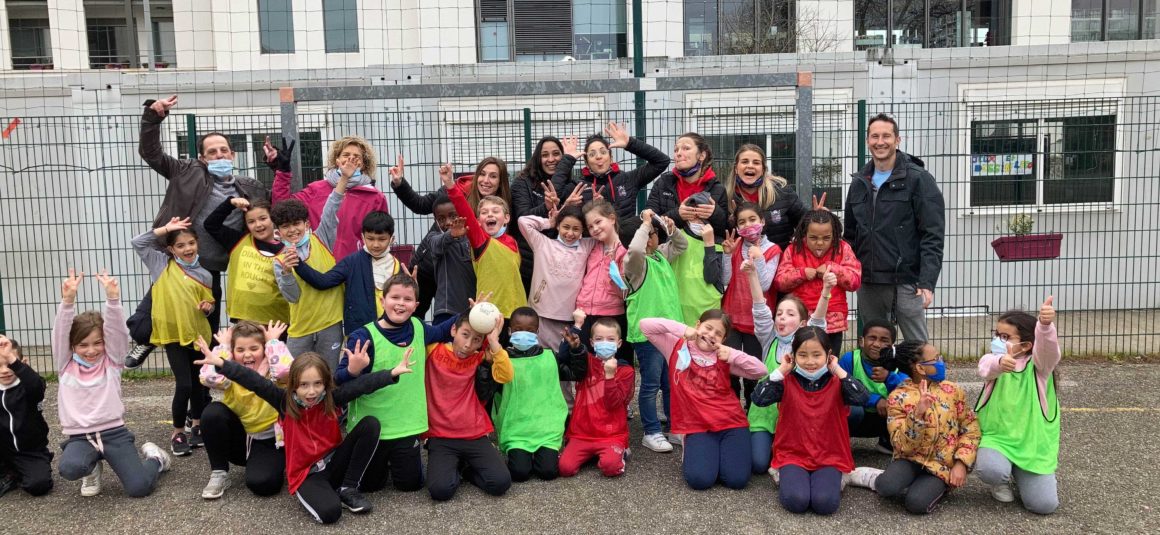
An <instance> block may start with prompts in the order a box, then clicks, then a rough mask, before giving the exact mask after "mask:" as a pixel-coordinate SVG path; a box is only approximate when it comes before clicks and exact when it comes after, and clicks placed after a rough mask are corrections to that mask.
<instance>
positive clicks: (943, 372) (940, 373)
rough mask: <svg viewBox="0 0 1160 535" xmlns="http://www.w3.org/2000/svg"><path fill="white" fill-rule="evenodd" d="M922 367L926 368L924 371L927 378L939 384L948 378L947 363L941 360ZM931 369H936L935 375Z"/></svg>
mask: <svg viewBox="0 0 1160 535" xmlns="http://www.w3.org/2000/svg"><path fill="white" fill-rule="evenodd" d="M921 366H922V367H923V368H925V369H923V370H922V371H923V373H925V374H926V378H927V379H930V380H931V381H934V382H936V383H937V382H939V381H942V380H943V379H946V378H947V363H945V362H943V361H941V360H938V361H935V363H934V364H921ZM931 368H934V372H933V373H932V372H931V371H930V369H931Z"/></svg>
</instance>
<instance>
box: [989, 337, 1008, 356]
mask: <svg viewBox="0 0 1160 535" xmlns="http://www.w3.org/2000/svg"><path fill="white" fill-rule="evenodd" d="M991 353H992V354H995V355H1006V354H1007V342H1004V341H1002V340H1000V339H999V337H998V336H996V337H994V338H992V339H991Z"/></svg>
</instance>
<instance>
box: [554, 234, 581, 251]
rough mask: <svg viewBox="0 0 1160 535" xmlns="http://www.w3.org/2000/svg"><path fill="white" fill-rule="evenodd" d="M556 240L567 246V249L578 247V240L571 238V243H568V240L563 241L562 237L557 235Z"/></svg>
mask: <svg viewBox="0 0 1160 535" xmlns="http://www.w3.org/2000/svg"><path fill="white" fill-rule="evenodd" d="M556 241H558V242H560V243H562V244H564V247H567V248H569V249H575V248H577V247H580V240H573V241H572V243H568V242H566V241H564V238H561V237H559V236H557V237H556Z"/></svg>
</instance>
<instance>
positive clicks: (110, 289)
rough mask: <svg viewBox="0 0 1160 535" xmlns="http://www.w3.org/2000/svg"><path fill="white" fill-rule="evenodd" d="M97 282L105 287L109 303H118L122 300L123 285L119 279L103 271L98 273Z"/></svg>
mask: <svg viewBox="0 0 1160 535" xmlns="http://www.w3.org/2000/svg"><path fill="white" fill-rule="evenodd" d="M97 282H99V283H101V286H104V287H105V299H108V300H109V301H116V300H118V299H120V298H121V283H119V282H117V279H115V278H113V276H112V275H109V272H108V271H107V270H104V269H102V270H101V271H100V272H99V273H97Z"/></svg>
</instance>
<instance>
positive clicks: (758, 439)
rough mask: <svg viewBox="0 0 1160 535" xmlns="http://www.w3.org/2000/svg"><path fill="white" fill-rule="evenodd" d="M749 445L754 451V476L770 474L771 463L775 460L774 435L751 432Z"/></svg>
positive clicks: (764, 432) (763, 432) (765, 432)
mask: <svg viewBox="0 0 1160 535" xmlns="http://www.w3.org/2000/svg"><path fill="white" fill-rule="evenodd" d="M749 445H750V448H751V449H752V450H753V473H754V475H757V474H765V473H768V472H769V463H770V461H772V460H773V433H770V432H769V431H750V434H749Z"/></svg>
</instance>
